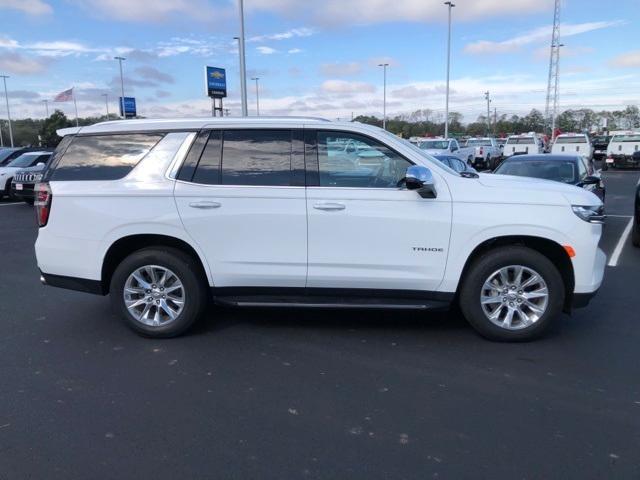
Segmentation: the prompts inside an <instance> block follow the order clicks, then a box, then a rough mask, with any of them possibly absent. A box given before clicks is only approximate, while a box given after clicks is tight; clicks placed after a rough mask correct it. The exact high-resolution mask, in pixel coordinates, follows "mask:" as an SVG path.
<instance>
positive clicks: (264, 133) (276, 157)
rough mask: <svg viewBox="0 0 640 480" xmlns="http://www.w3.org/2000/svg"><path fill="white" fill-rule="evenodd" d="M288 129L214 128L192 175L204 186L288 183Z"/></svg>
mask: <svg viewBox="0 0 640 480" xmlns="http://www.w3.org/2000/svg"><path fill="white" fill-rule="evenodd" d="M291 156H292V131H291V130H226V131H217V130H214V131H212V132H211V133H210V134H209V138H208V141H207V144H206V146H205V147H204V150H203V151H202V156H201V157H200V160H199V162H198V166H197V168H196V170H195V174H194V175H193V180H192V181H193V182H194V183H201V184H207V185H249V186H254V185H258V186H290V185H292V173H291V171H292V170H291Z"/></svg>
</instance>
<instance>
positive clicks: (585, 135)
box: [556, 133, 587, 138]
mask: <svg viewBox="0 0 640 480" xmlns="http://www.w3.org/2000/svg"><path fill="white" fill-rule="evenodd" d="M558 137H585V138H587V134H586V133H561V134H560V135H556V138H558Z"/></svg>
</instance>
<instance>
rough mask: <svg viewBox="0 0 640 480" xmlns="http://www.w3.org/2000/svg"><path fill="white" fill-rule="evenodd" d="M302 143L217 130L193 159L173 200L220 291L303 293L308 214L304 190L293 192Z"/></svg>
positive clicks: (284, 133)
mask: <svg viewBox="0 0 640 480" xmlns="http://www.w3.org/2000/svg"><path fill="white" fill-rule="evenodd" d="M204 136H205V137H207V135H204ZM301 137H302V132H301V131H290V130H265V129H260V130H248V129H245V130H242V129H238V130H233V129H229V130H225V131H219V130H215V131H212V132H211V133H210V135H208V138H206V139H205V140H204V141H202V140H201V141H200V142H199V144H198V145H197V146H198V150H197V151H196V152H195V154H193V155H192V153H191V151H190V153H189V158H188V159H187V161H185V165H187V166H188V169H187V170H186V173H185V172H181V173H180V174H179V178H180V179H181V180H179V181H177V182H176V187H175V190H174V195H175V200H176V204H177V207H178V211H179V212H180V216H181V218H182V221H183V224H184V226H185V229H186V230H187V232H188V233H189V234H190V235H191V236H192V237H193V239H194V240H195V241H196V242H197V243H198V245H199V246H200V248H201V249H202V250H203V251H204V253H205V255H206V258H207V261H208V263H209V268H210V269H211V274H212V277H213V280H214V285H215V286H216V287H232V286H233V287H254V286H255V287H298V288H302V287H304V285H305V281H306V274H307V211H306V201H305V189H304V187H303V186H295V184H296V182H299V179H297V177H299V175H296V171H297V170H296V169H299V163H300V161H299V157H301V156H302V155H303V152H302V147H301V146H300V145H301V144H302V140H301ZM199 138H200V139H202V135H199ZM205 144H206V146H205ZM194 145H195V144H194ZM192 150H193V149H192ZM194 156H195V157H197V158H193V157H194ZM296 165H298V166H297V167H296ZM292 167H294V168H292ZM185 180H190V181H185Z"/></svg>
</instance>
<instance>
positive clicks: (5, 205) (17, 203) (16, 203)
mask: <svg viewBox="0 0 640 480" xmlns="http://www.w3.org/2000/svg"><path fill="white" fill-rule="evenodd" d="M9 205H22V202H13V203H0V207H8V206H9Z"/></svg>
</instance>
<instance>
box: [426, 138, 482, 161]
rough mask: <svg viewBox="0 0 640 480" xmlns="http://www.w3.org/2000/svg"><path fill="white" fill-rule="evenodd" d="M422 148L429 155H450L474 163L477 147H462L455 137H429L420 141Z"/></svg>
mask: <svg viewBox="0 0 640 480" xmlns="http://www.w3.org/2000/svg"><path fill="white" fill-rule="evenodd" d="M419 147H420V149H421V150H424V151H425V152H426V153H428V154H429V155H449V156H453V157H458V158H459V159H460V160H462V161H463V162H467V163H468V164H469V165H472V164H473V159H474V155H475V152H476V149H475V148H473V147H461V146H460V144H459V143H458V140H456V139H455V138H448V139H447V138H429V139H427V140H424V141H423V142H420V145H419Z"/></svg>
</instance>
